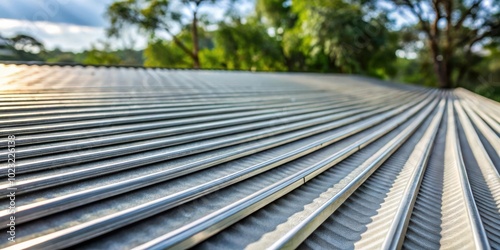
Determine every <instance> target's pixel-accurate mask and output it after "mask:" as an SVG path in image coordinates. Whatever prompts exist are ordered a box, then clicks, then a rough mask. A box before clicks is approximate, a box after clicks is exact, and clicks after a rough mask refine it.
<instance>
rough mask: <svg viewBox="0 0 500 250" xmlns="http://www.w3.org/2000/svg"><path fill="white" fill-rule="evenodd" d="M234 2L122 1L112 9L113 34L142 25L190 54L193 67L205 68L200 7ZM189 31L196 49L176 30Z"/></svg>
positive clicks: (111, 30)
mask: <svg viewBox="0 0 500 250" xmlns="http://www.w3.org/2000/svg"><path fill="white" fill-rule="evenodd" d="M233 1H234V0H227V1H222V0H218V1H217V0H177V1H174V0H120V1H117V2H114V3H113V4H111V6H109V8H108V11H107V15H108V17H109V18H110V21H111V28H110V29H109V30H108V33H109V34H110V35H118V34H119V32H120V30H122V29H123V28H124V27H125V26H126V25H138V26H139V27H140V28H141V29H143V30H145V31H146V32H148V33H150V34H151V35H153V36H154V35H155V34H158V33H162V32H164V33H166V34H168V35H169V36H170V38H171V39H172V41H173V42H174V43H175V44H176V46H178V48H180V49H181V51H182V52H183V53H185V54H186V55H188V56H189V57H190V58H191V60H192V63H193V67H194V68H196V69H199V68H200V67H201V64H200V58H199V50H200V49H199V41H198V32H199V18H200V8H201V7H203V6H206V5H214V6H215V5H216V4H218V5H221V3H222V2H226V3H228V4H231V3H232V2H233ZM186 28H187V29H189V30H190V31H191V37H190V40H191V41H192V48H189V46H188V45H187V44H186V42H184V41H182V40H181V39H179V38H178V33H179V32H176V31H175V30H177V29H180V30H183V29H186Z"/></svg>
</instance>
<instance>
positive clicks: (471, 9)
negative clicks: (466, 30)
mask: <svg viewBox="0 0 500 250" xmlns="http://www.w3.org/2000/svg"><path fill="white" fill-rule="evenodd" d="M481 2H482V0H476V1H474V3H473V4H472V5H471V7H470V8H469V9H467V10H466V11H465V12H464V13H463V14H462V16H461V17H460V19H458V21H457V23H456V24H455V28H456V29H460V28H461V27H462V25H463V23H464V21H465V20H466V19H467V16H469V15H470V14H471V13H472V11H473V10H474V9H476V8H479V5H480V4H481Z"/></svg>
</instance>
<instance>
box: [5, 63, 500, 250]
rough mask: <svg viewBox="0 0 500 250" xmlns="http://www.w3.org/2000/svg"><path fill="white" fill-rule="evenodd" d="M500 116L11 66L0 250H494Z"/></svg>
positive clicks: (425, 99)
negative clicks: (12, 151) (12, 202)
mask: <svg viewBox="0 0 500 250" xmlns="http://www.w3.org/2000/svg"><path fill="white" fill-rule="evenodd" d="M499 122H500V104H498V103H496V102H494V101H491V100H488V99H486V98H484V97H481V96H478V95H475V94H473V93H471V92H469V91H467V90H464V89H455V90H437V89H431V88H421V87H416V86H410V85H402V84H393V83H389V82H384V81H379V80H374V79H371V78H365V77H359V76H344V75H325V74H305V73H252V72H226V71H192V70H167V69H147V68H125V67H109V68H105V67H81V66H74V67H72V66H49V65H13V64H0V149H1V150H0V159H1V160H2V161H3V162H2V164H0V169H1V170H2V171H1V172H0V173H1V174H0V175H1V177H2V179H1V180H0V194H1V195H2V196H1V197H0V202H2V204H4V205H5V208H7V207H8V206H9V201H10V198H9V197H8V196H7V195H10V194H12V193H11V192H14V191H13V190H15V209H16V210H15V211H16V212H15V214H13V213H12V211H9V210H8V209H4V210H2V211H0V225H1V226H0V227H2V228H3V231H5V232H6V231H9V230H10V228H8V227H7V224H8V223H10V222H11V221H12V219H11V216H15V220H14V221H15V223H16V224H15V242H10V241H8V238H9V237H11V236H10V235H9V234H7V233H5V234H4V237H2V242H0V247H1V248H2V249H60V248H71V249H186V248H195V249H259V250H261V249H280V248H285V249H292V248H299V249H353V248H358V249H400V248H404V249H437V248H442V249H489V248H491V249H499V248H500V230H499V228H500V177H499V172H498V170H499V169H500V156H499V151H500V140H499V135H500V125H499ZM9 135H14V136H15V139H14V140H12V136H11V137H10V138H11V139H9V138H8V136H9ZM12 141H15V147H14V148H15V156H14V155H9V152H8V150H9V148H13V146H12ZM9 143H10V144H9ZM8 145H11V146H10V147H9V146H8ZM13 157H15V177H12V174H11V175H9V171H12V170H9V169H12V168H13V165H12V164H11V165H8V164H7V162H8V160H9V159H12V158H13ZM11 161H12V160H11ZM9 177H10V178H11V180H9ZM13 188H15V189H13ZM10 196H12V195H10Z"/></svg>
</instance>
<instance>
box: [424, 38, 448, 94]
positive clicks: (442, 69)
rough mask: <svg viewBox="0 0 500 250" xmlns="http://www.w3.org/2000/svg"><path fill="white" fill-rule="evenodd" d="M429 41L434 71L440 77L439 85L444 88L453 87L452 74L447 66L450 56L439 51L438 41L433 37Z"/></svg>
mask: <svg viewBox="0 0 500 250" xmlns="http://www.w3.org/2000/svg"><path fill="white" fill-rule="evenodd" d="M429 43H430V48H431V53H432V59H433V63H434V72H435V73H436V76H437V79H438V86H439V87H440V88H444V89H447V88H451V84H450V75H449V74H448V72H447V67H446V66H447V64H448V62H447V60H449V58H446V57H443V55H441V54H440V53H439V47H438V44H437V41H436V40H435V39H434V38H433V37H431V38H430V39H429Z"/></svg>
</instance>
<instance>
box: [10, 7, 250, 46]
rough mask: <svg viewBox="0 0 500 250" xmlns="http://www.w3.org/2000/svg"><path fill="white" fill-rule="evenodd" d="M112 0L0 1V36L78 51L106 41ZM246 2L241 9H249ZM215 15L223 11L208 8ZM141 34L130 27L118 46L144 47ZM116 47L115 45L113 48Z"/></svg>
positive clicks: (144, 42)
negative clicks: (27, 38)
mask: <svg viewBox="0 0 500 250" xmlns="http://www.w3.org/2000/svg"><path fill="white" fill-rule="evenodd" d="M112 2H113V0H0V35H1V36H4V37H10V36H14V35H16V34H20V33H22V34H26V35H30V36H33V37H35V38H36V39H38V40H40V41H41V42H42V43H43V44H44V45H45V47H46V48H47V49H49V50H50V49H54V48H59V49H62V50H66V51H74V52H79V51H83V50H85V49H89V48H91V46H92V45H98V44H99V41H106V40H109V39H108V38H107V37H106V31H105V30H106V27H107V26H108V25H109V22H108V20H107V19H106V17H105V12H106V9H107V7H108V6H109V4H111V3H112ZM251 6H253V5H252V2H251V1H249V2H246V6H244V10H243V11H248V9H249V8H250V9H251V8H252V7H251ZM206 12H207V13H209V14H210V15H213V16H214V17H215V18H217V17H218V16H219V17H220V16H222V15H223V13H222V11H221V10H218V9H208V10H206ZM146 43H147V39H146V37H145V35H144V34H142V35H141V34H139V33H138V32H137V31H135V30H131V31H129V32H128V34H127V35H126V36H125V39H123V40H121V41H120V42H118V43H114V42H113V43H112V44H118V45H117V47H121V46H122V45H123V44H126V45H127V46H128V47H129V46H132V47H134V48H135V49H142V48H144V47H145V46H146ZM115 48H116V47H115Z"/></svg>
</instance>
